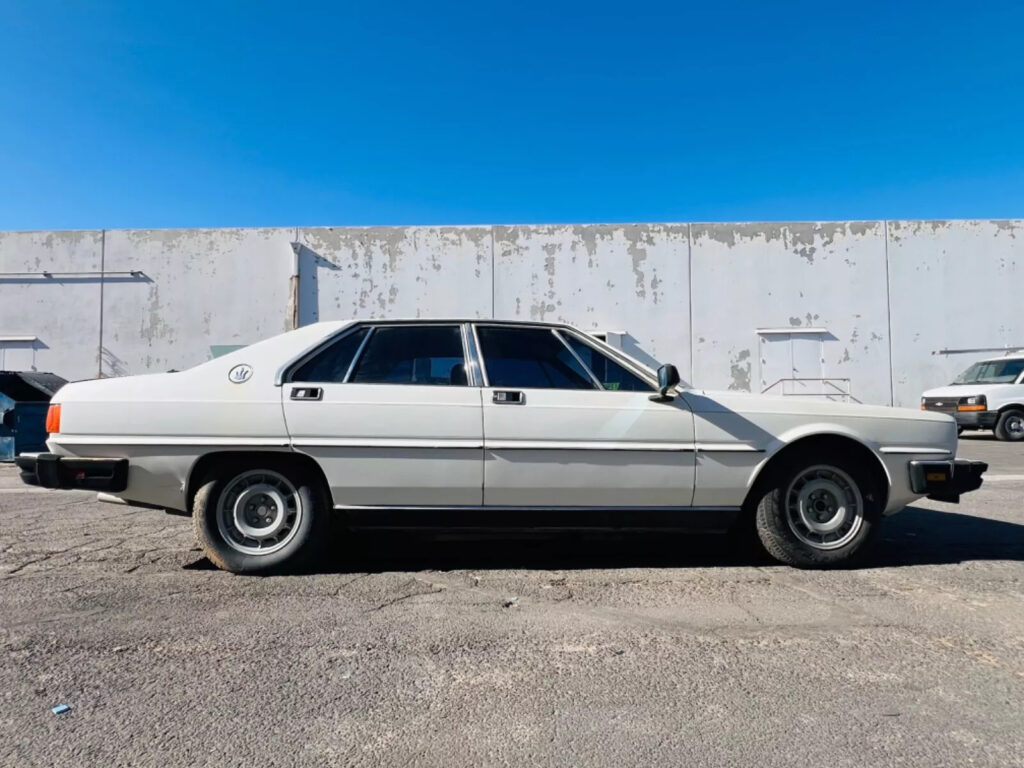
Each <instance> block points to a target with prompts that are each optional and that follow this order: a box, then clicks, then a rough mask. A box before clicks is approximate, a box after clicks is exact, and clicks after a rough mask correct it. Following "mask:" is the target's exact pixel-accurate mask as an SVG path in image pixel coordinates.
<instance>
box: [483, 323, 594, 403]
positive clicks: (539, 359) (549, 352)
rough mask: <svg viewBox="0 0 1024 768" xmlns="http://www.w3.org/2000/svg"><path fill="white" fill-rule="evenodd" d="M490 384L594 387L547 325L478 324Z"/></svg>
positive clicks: (546, 387) (528, 387)
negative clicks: (526, 326)
mask: <svg viewBox="0 0 1024 768" xmlns="http://www.w3.org/2000/svg"><path fill="white" fill-rule="evenodd" d="M477 336H478V337H479V339H480V354H481V355H482V356H483V360H484V366H485V367H486V368H487V380H488V383H489V384H490V386H492V387H509V388H516V389H597V385H596V384H594V381H593V380H592V379H591V378H590V376H589V375H588V374H587V372H586V370H584V369H583V367H582V366H581V365H580V364H579V361H578V360H576V358H575V357H573V355H572V353H571V352H569V350H568V348H567V347H566V346H565V344H563V343H562V342H561V341H559V340H558V338H557V337H556V336H555V334H554V333H552V332H551V331H550V330H548V329H544V328H501V327H487V326H481V327H478V328H477Z"/></svg>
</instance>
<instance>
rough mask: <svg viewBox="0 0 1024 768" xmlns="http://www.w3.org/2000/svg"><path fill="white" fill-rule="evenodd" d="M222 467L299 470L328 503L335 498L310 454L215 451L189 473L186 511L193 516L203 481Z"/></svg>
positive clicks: (200, 459)
mask: <svg viewBox="0 0 1024 768" xmlns="http://www.w3.org/2000/svg"><path fill="white" fill-rule="evenodd" d="M218 466H225V467H229V466H233V467H238V468H239V469H244V468H246V467H253V466H260V467H266V468H267V469H277V470H282V471H287V470H292V471H295V470H298V471H301V472H306V473H309V477H311V478H313V479H314V481H315V482H316V483H317V484H318V485H319V487H320V490H321V491H322V492H323V493H324V494H325V498H326V499H328V500H330V498H331V494H330V486H329V485H328V483H327V477H326V475H324V471H323V469H321V467H320V465H319V464H318V463H317V462H316V460H315V459H313V457H312V456H308V455H307V454H304V453H295V452H293V451H246V450H226V451H211V452H210V453H204V454H203V455H202V456H200V457H199V458H198V459H197V460H196V462H195V463H194V464H193V465H192V469H191V470H190V471H189V475H188V481H187V483H186V486H185V511H186V512H188V513H189V514H192V502H193V501H194V500H195V497H196V493H197V492H198V491H199V488H200V486H201V485H202V483H203V480H204V479H205V478H206V477H207V475H209V473H210V472H211V471H213V469H214V468H216V467H218Z"/></svg>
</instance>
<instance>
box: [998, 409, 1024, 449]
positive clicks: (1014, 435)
mask: <svg viewBox="0 0 1024 768" xmlns="http://www.w3.org/2000/svg"><path fill="white" fill-rule="evenodd" d="M995 432H996V437H997V438H999V439H1000V440H1011V441H1017V440H1024V411H1018V410H1017V409H1016V408H1012V409H1010V410H1009V411H1004V412H1003V413H1001V414H1000V415H999V421H997V422H996V430H995Z"/></svg>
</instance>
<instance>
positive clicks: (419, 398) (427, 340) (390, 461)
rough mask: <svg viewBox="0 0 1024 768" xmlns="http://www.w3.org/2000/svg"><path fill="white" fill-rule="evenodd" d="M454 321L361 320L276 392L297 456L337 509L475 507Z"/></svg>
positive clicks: (477, 499)
mask: <svg viewBox="0 0 1024 768" xmlns="http://www.w3.org/2000/svg"><path fill="white" fill-rule="evenodd" d="M466 332H467V329H466V327H465V326H463V325H462V324H460V323H437V324H424V323H416V324H412V323H407V324H400V323H392V324H386V323H381V324H373V323H369V324H365V325H360V326H356V327H353V328H350V329H346V330H345V331H343V332H342V333H341V334H340V335H339V336H338V337H336V338H335V339H333V340H332V341H330V342H329V343H328V344H327V345H325V346H324V347H322V348H320V349H319V350H317V351H315V352H314V353H313V354H312V355H310V356H308V357H307V358H306V359H305V360H302V361H300V362H299V363H298V364H297V365H296V366H295V367H294V369H293V370H292V371H290V372H289V374H288V375H287V376H286V380H285V384H284V386H283V387H282V390H283V391H282V397H283V398H284V412H285V419H286V421H287V423H288V431H289V434H290V436H291V441H292V446H293V448H294V449H295V450H296V451H300V452H302V453H306V454H309V455H310V456H312V457H313V458H314V459H316V460H317V462H318V463H319V464H320V466H321V467H322V468H323V470H324V473H325V474H326V476H327V481H328V484H329V486H330V490H331V494H332V496H333V497H334V504H335V505H336V506H342V507H344V506H351V507H375V506H385V507H421V506H428V507H429V506H440V507H452V506H479V505H480V504H481V503H482V496H483V491H482V486H483V467H482V464H483V450H482V446H483V433H482V428H481V414H480V388H479V387H475V386H469V384H470V381H469V377H468V376H467V371H468V370H471V369H469V368H468V366H467V356H466V347H467V345H466V336H465V334H466Z"/></svg>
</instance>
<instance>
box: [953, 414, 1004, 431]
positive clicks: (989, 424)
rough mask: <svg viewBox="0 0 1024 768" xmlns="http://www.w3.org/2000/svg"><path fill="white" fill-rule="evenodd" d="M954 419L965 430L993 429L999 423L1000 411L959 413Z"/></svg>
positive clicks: (954, 415)
mask: <svg viewBox="0 0 1024 768" xmlns="http://www.w3.org/2000/svg"><path fill="white" fill-rule="evenodd" d="M953 418H954V419H956V425H957V426H958V427H963V428H964V429H993V428H994V427H995V425H996V422H997V421H999V411H966V412H961V411H957V412H956V413H955V414H953Z"/></svg>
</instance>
